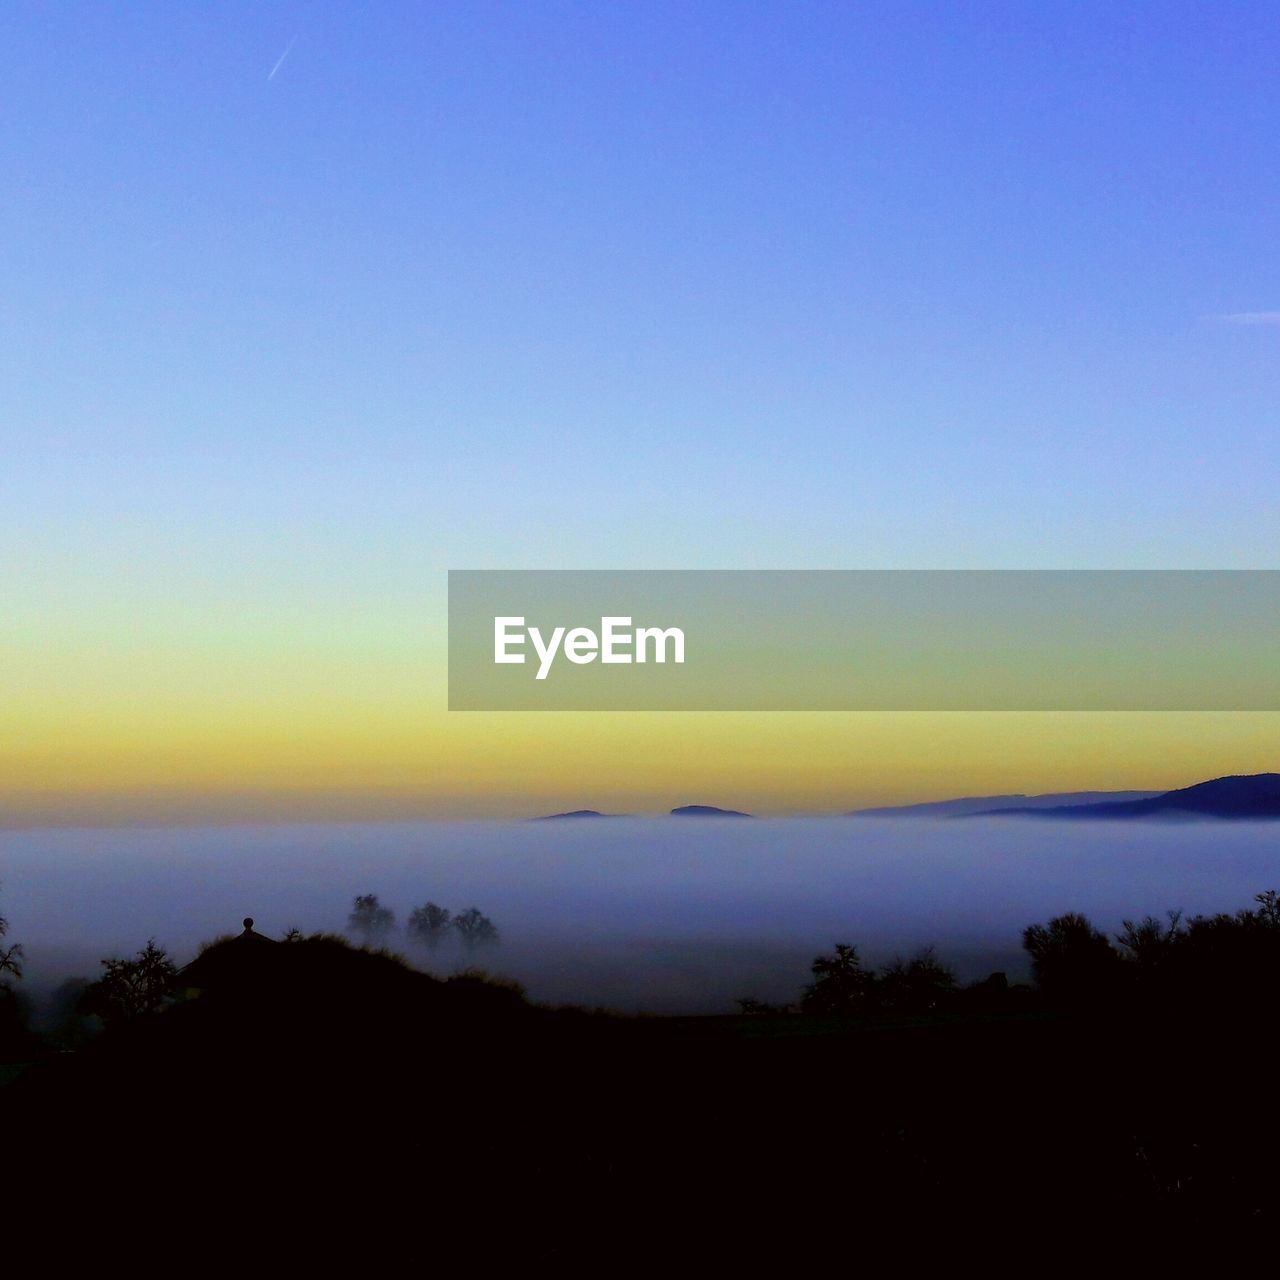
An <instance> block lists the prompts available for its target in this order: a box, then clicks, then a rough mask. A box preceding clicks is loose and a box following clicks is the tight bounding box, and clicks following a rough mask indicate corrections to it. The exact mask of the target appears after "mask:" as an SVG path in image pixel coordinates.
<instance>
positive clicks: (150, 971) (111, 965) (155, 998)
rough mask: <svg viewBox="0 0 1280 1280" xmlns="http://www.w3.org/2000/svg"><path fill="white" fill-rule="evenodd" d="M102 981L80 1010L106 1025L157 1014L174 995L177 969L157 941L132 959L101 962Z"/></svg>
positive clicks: (91, 989) (153, 941)
mask: <svg viewBox="0 0 1280 1280" xmlns="http://www.w3.org/2000/svg"><path fill="white" fill-rule="evenodd" d="M102 968H103V970H104V972H103V975H102V977H101V978H99V979H98V981H97V982H95V983H93V984H92V985H91V986H90V987H89V988H88V989H87V990H86V991H85V994H84V1000H83V1002H82V1005H81V1010H82V1012H84V1013H95V1014H97V1015H98V1017H100V1018H101V1019H102V1020H103V1021H104V1022H108V1023H110V1022H120V1021H126V1020H128V1019H131V1018H137V1017H139V1016H141V1015H143V1014H148V1013H155V1012H156V1010H158V1009H159V1008H160V1007H161V1006H162V1005H163V1004H164V1002H165V1000H166V999H167V998H168V997H169V996H170V995H172V994H173V990H174V986H175V979H176V978H177V976H178V970H177V968H176V966H175V965H174V963H173V961H172V960H170V959H169V954H168V952H167V951H165V949H164V948H163V947H158V946H156V942H155V939H154V938H152V939H150V940H149V941H148V942H147V945H146V946H145V947H143V949H142V950H141V951H139V952H138V954H137V955H136V956H135V957H134V958H133V959H131V960H122V959H120V958H119V957H116V956H112V957H109V958H108V959H106V960H104V961H102Z"/></svg>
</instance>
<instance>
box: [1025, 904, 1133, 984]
mask: <svg viewBox="0 0 1280 1280" xmlns="http://www.w3.org/2000/svg"><path fill="white" fill-rule="evenodd" d="M1022 945H1023V947H1024V949H1025V950H1026V952H1027V954H1028V955H1030V957H1031V971H1032V973H1034V974H1035V978H1036V982H1037V984H1038V985H1039V987H1040V990H1041V991H1042V992H1043V993H1044V994H1045V995H1046V996H1048V997H1049V998H1051V999H1057V1000H1067V1001H1078V1000H1091V999H1097V998H1100V997H1103V996H1106V995H1110V994H1111V993H1112V988H1111V986H1110V984H1111V983H1112V980H1113V979H1114V978H1115V977H1116V976H1117V968H1118V966H1119V963H1120V956H1119V953H1118V952H1117V951H1116V950H1115V949H1114V948H1113V947H1112V945H1111V943H1110V942H1109V941H1108V939H1107V935H1106V934H1105V933H1103V932H1102V931H1101V930H1099V929H1095V928H1094V927H1093V925H1092V924H1091V923H1090V922H1089V919H1088V917H1086V916H1083V915H1081V914H1080V913H1079V912H1077V911H1069V912H1067V914H1066V915H1061V916H1055V917H1054V918H1053V919H1052V920H1050V921H1049V923H1048V924H1033V925H1029V926H1028V927H1027V928H1026V929H1024V930H1023V931H1022Z"/></svg>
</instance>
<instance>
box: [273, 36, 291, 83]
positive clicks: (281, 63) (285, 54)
mask: <svg viewBox="0 0 1280 1280" xmlns="http://www.w3.org/2000/svg"><path fill="white" fill-rule="evenodd" d="M297 43H298V37H297V36H294V37H293V39H292V40H290V41H289V43H288V44H287V45H285V49H284V52H283V53H282V54H281V55H280V57H279V58H277V59H276V65H275V66H274V67H272V68H271V74H270V75H268V76H267V79H268V80H270V79H271V77H272V76H274V75H275V73H276V72H277V71H279V70H280V68H281V67H283V66H284V60H285V59H286V58H287V57H288V56H289V50H290V49H292V48H293V46H294V45H295V44H297Z"/></svg>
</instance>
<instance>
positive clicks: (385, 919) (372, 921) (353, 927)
mask: <svg viewBox="0 0 1280 1280" xmlns="http://www.w3.org/2000/svg"><path fill="white" fill-rule="evenodd" d="M395 922H396V917H395V912H393V911H392V910H391V908H390V907H384V906H382V904H381V903H380V902H379V901H378V895H377V894H376V893H366V894H362V895H360V896H359V897H357V898H356V899H355V901H354V903H353V904H352V908H351V914H350V915H349V916H348V917H347V928H348V930H349V931H350V932H352V933H358V934H360V936H361V937H363V938H364V940H365V941H366V942H369V943H372V942H376V941H378V940H379V939H381V938H385V937H386V936H387V934H389V933H390V932H391V930H392V928H394V926H395Z"/></svg>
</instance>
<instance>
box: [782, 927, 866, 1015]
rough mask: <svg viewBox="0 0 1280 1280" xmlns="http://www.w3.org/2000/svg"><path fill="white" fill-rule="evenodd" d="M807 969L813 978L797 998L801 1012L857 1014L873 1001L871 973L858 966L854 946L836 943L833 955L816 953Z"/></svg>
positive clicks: (858, 960)
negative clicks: (799, 999) (799, 998)
mask: <svg viewBox="0 0 1280 1280" xmlns="http://www.w3.org/2000/svg"><path fill="white" fill-rule="evenodd" d="M810 970H811V972H812V973H813V978H814V980H813V982H812V983H811V984H810V985H809V986H808V987H806V988H805V992H804V996H803V997H802V998H801V1001H800V1007H801V1009H803V1010H804V1012H805V1013H857V1012H858V1011H859V1010H862V1009H866V1008H868V1007H870V1006H871V1005H872V1004H873V1003H874V999H875V989H876V980H875V975H874V974H872V973H870V972H869V971H868V970H866V969H864V968H863V967H862V961H861V960H860V959H859V958H858V948H857V947H852V946H849V945H848V944H847V943H843V942H840V943H837V944H836V949H835V954H834V955H829V956H818V957H817V958H816V959H815V960H814V962H813V964H812V965H811V966H810Z"/></svg>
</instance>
